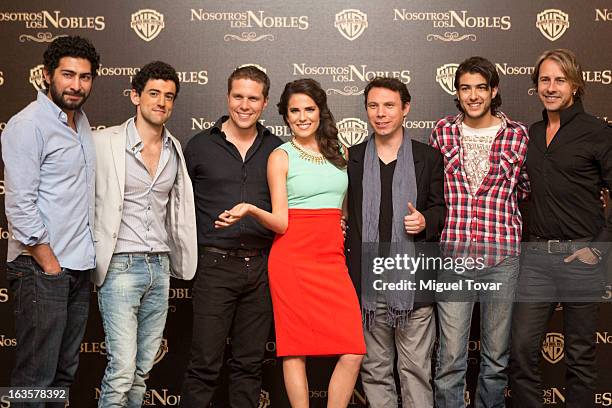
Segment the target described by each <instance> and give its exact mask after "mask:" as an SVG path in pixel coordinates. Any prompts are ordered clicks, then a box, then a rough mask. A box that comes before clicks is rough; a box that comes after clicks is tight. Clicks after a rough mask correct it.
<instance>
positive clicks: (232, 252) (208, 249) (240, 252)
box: [199, 245, 263, 258]
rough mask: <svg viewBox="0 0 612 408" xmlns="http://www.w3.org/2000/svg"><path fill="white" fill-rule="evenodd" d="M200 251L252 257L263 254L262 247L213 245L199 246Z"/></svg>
mask: <svg viewBox="0 0 612 408" xmlns="http://www.w3.org/2000/svg"><path fill="white" fill-rule="evenodd" d="M199 248H200V251H204V252H212V253H213V254H221V255H226V256H232V257H234V258H251V257H254V256H261V255H263V250H262V249H223V248H217V247H213V246H204V245H200V246H199Z"/></svg>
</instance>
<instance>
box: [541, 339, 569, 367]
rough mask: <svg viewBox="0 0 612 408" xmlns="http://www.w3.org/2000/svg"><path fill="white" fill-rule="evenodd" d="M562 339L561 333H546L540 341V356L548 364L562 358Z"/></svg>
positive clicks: (555, 362)
mask: <svg viewBox="0 0 612 408" xmlns="http://www.w3.org/2000/svg"><path fill="white" fill-rule="evenodd" d="M563 346H564V341H563V335H562V334H561V333H554V332H551V333H546V337H545V338H544V341H543V342H542V356H543V357H544V358H545V359H546V361H548V362H549V363H550V364H557V363H558V362H559V361H561V360H562V359H563V355H564V352H563V350H564V348H563Z"/></svg>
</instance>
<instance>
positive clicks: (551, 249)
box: [526, 235, 593, 254]
mask: <svg viewBox="0 0 612 408" xmlns="http://www.w3.org/2000/svg"><path fill="white" fill-rule="evenodd" d="M592 240H593V238H592V237H584V238H576V239H566V240H563V239H546V238H542V237H538V236H536V235H530V236H529V242H527V243H526V244H527V246H528V248H529V249H539V250H542V251H546V252H548V253H549V254H572V253H574V252H576V250H578V249H580V248H584V247H588V246H589V244H590V243H591V241H592Z"/></svg>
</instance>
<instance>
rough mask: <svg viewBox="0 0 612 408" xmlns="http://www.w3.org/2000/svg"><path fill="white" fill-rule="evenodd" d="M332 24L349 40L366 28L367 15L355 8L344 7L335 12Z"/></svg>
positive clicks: (354, 38)
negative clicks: (334, 20)
mask: <svg viewBox="0 0 612 408" xmlns="http://www.w3.org/2000/svg"><path fill="white" fill-rule="evenodd" d="M334 26H335V27H336V28H337V29H338V31H340V34H342V36H343V37H344V38H346V39H347V40H349V41H353V40H356V39H357V38H358V37H359V36H360V35H361V34H363V32H364V31H365V29H366V28H368V16H367V15H366V13H363V12H361V11H359V10H357V9H346V10H342V11H341V12H339V13H337V14H336V22H335V23H334Z"/></svg>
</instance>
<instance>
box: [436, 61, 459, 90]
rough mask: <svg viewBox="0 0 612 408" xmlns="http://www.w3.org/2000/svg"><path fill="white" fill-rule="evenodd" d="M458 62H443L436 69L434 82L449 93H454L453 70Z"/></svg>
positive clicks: (454, 70)
mask: <svg viewBox="0 0 612 408" xmlns="http://www.w3.org/2000/svg"><path fill="white" fill-rule="evenodd" d="M457 68H459V64H444V65H442V66H441V67H439V68H438V69H437V70H436V82H438V84H440V86H441V87H442V89H444V91H445V92H446V93H448V94H450V95H455V72H457Z"/></svg>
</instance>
